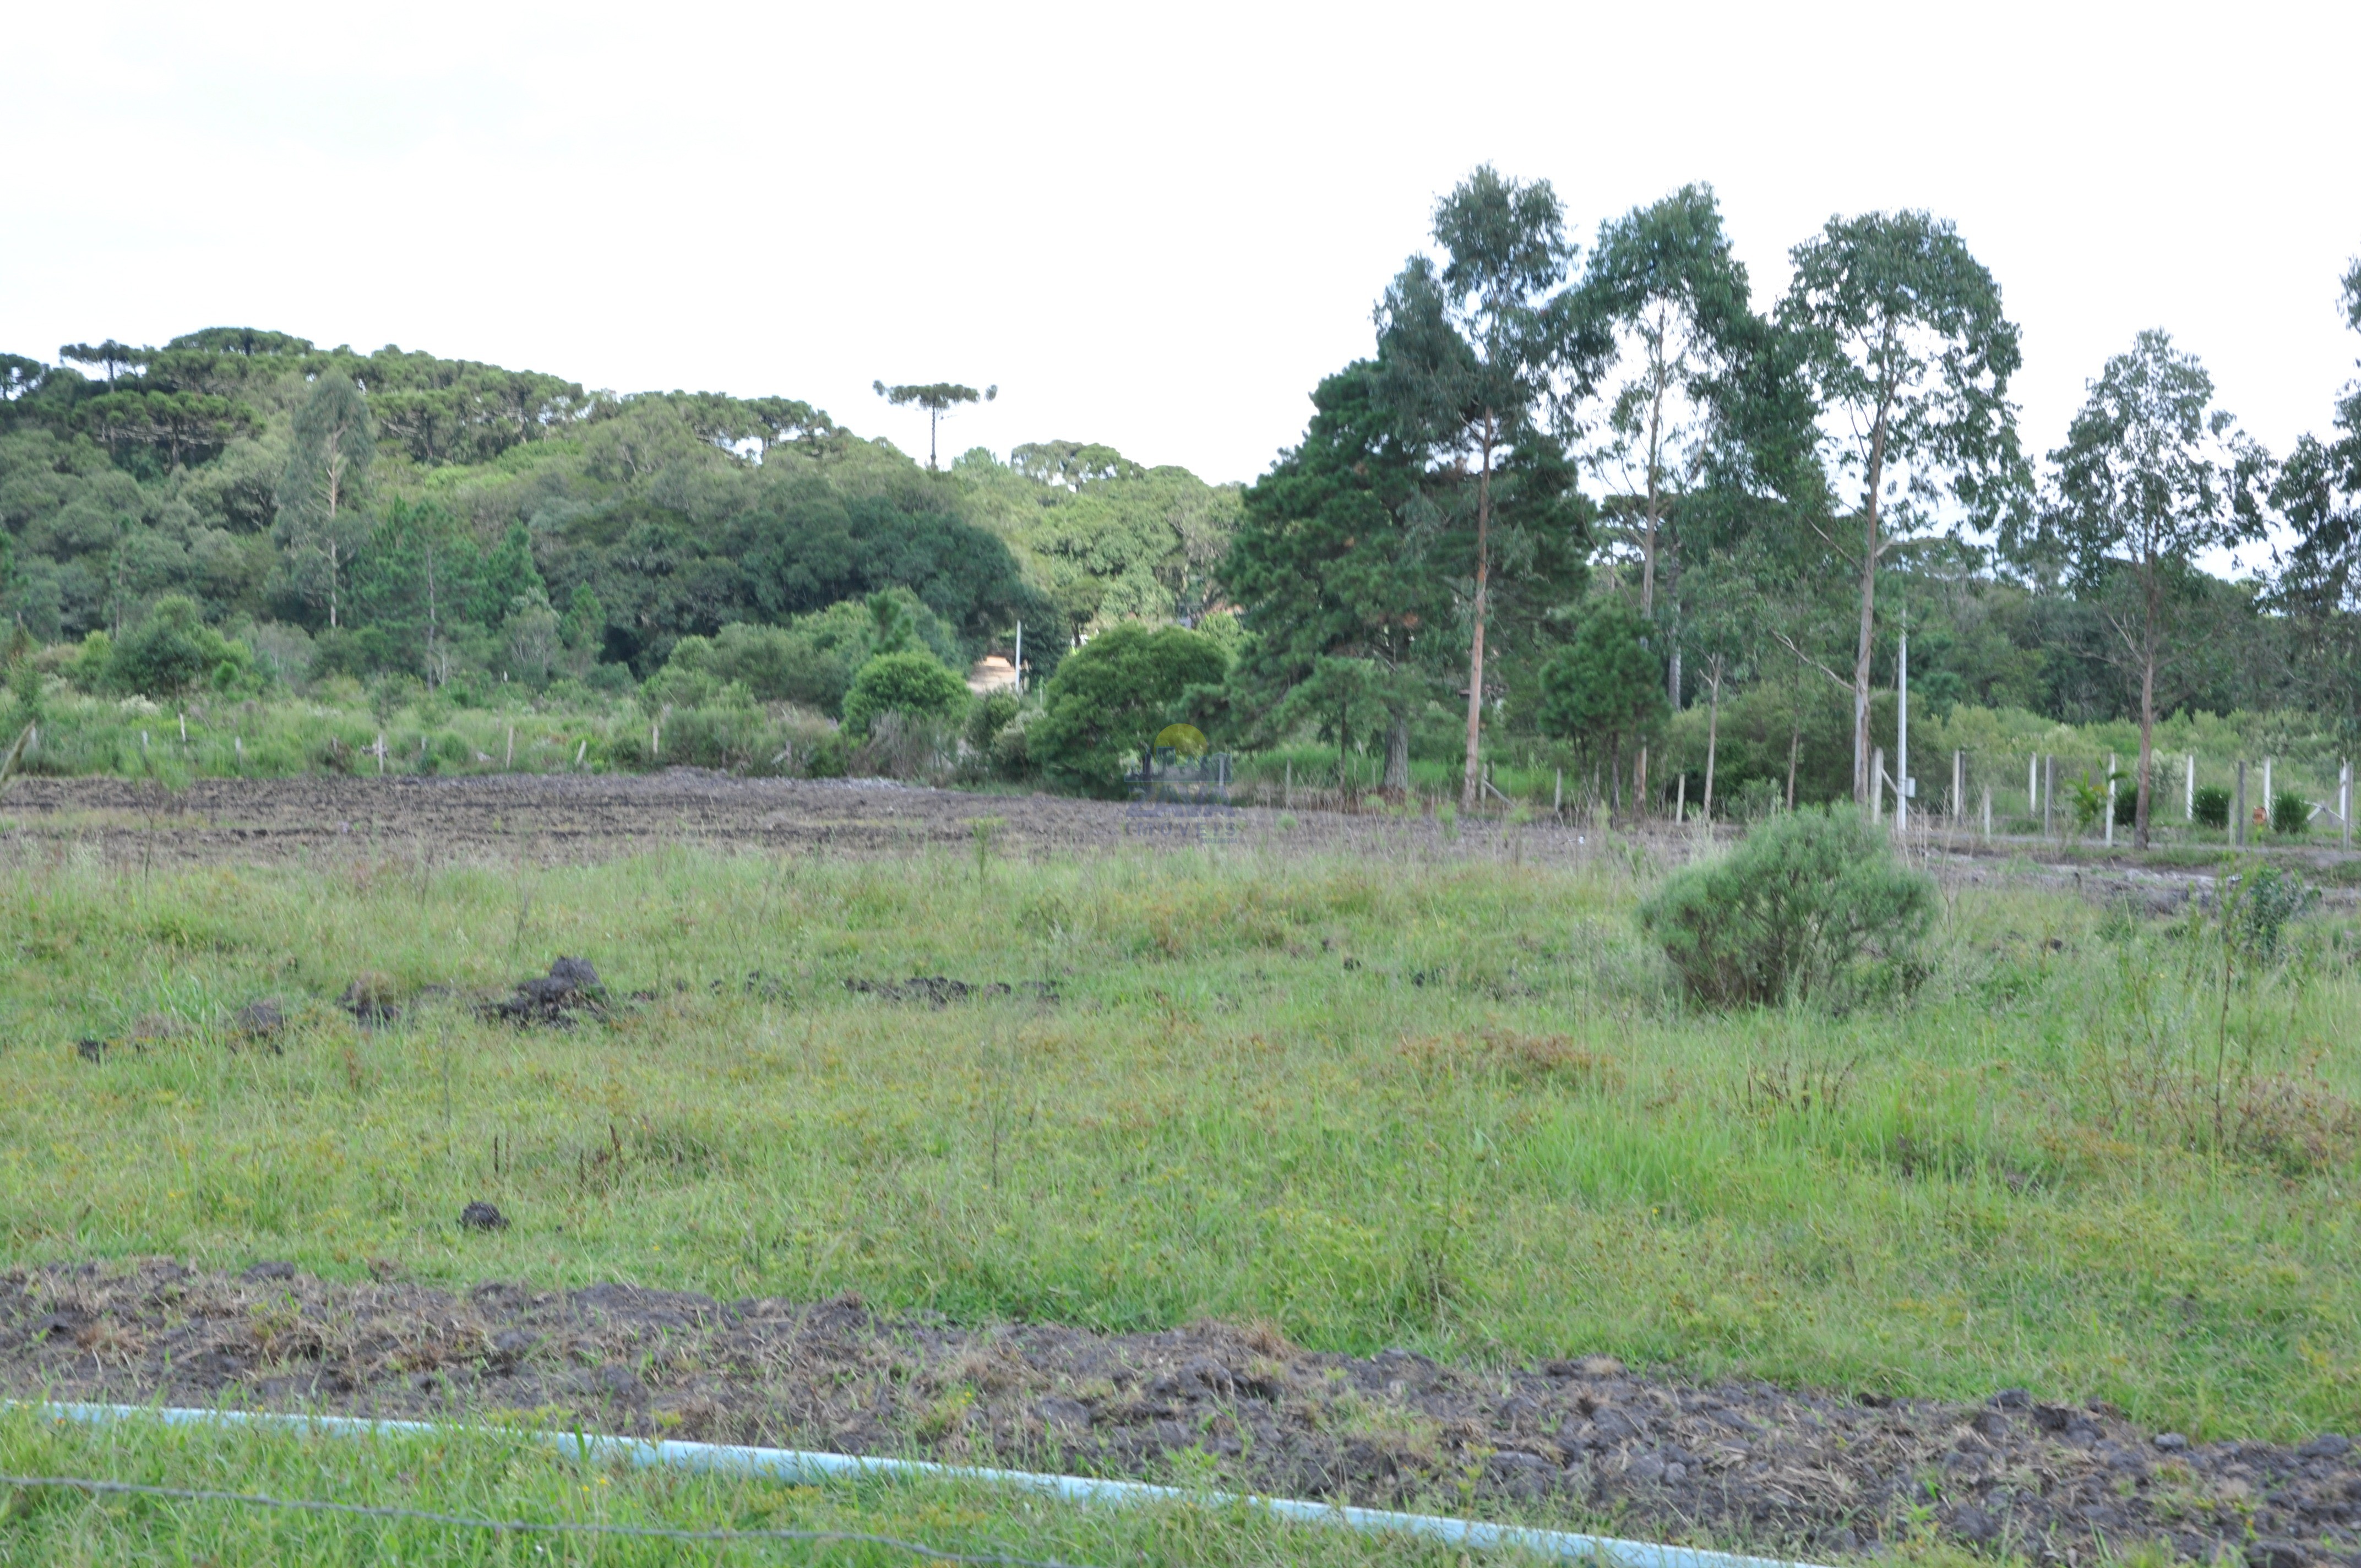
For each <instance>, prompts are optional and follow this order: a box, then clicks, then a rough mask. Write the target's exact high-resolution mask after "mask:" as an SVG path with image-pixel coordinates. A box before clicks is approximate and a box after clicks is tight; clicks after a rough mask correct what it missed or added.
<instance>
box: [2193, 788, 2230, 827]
mask: <svg viewBox="0 0 2361 1568" xmlns="http://www.w3.org/2000/svg"><path fill="white" fill-rule="evenodd" d="M2196 812H2197V825H2198V826H2199V827H2200V828H2227V827H2229V826H2230V792H2229V791H2228V790H2226V789H2224V788H2223V787H2222V786H2221V785H2220V784H2206V785H2204V786H2202V788H2200V789H2199V790H2198V791H2197V795H2196Z"/></svg>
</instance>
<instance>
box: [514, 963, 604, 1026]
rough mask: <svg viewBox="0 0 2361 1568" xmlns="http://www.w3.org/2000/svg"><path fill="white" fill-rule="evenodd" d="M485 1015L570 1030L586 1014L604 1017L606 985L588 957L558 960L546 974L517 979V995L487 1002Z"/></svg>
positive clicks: (515, 1022) (520, 1022)
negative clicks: (599, 977)
mask: <svg viewBox="0 0 2361 1568" xmlns="http://www.w3.org/2000/svg"><path fill="white" fill-rule="evenodd" d="M483 1011H484V1015H485V1016H486V1017H488V1018H498V1019H500V1020H501V1021H502V1022H504V1023H510V1024H539V1025H545V1026H548V1027H551V1028H558V1029H570V1028H572V1027H573V1026H574V1024H575V1021H576V1020H577V1018H579V1017H581V1016H583V1015H585V1014H588V1015H589V1016H591V1017H601V1018H602V1017H605V1016H606V1014H607V988H606V986H605V985H604V984H603V983H601V982H600V981H599V979H598V970H595V969H593V968H591V967H590V962H589V960H588V959H558V960H557V961H556V962H555V963H553V964H551V965H550V966H549V973H547V974H546V975H535V976H533V977H532V978H531V979H528V980H522V981H518V982H517V988H516V994H515V995H513V996H506V997H502V998H501V999H500V1000H499V1001H497V1002H491V1003H486V1004H485V1006H484V1009H483Z"/></svg>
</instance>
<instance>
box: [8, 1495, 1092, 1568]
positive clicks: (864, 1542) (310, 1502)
mask: <svg viewBox="0 0 2361 1568" xmlns="http://www.w3.org/2000/svg"><path fill="white" fill-rule="evenodd" d="M0 1486H58V1487H71V1488H74V1489H76V1490H79V1491H84V1492H118V1493H128V1494H130V1495H132V1496H135V1497H169V1498H173V1499H176V1500H178V1501H181V1502H192V1503H238V1504H242V1505H244V1506H246V1507H248V1508H287V1509H292V1510H295V1511H298V1512H302V1513H315V1514H347V1515H357V1516H359V1517H361V1518H364V1519H397V1520H411V1521H414V1522H416V1523H419V1524H438V1525H448V1526H451V1527H453V1528H456V1529H460V1530H499V1531H501V1532H502V1533H505V1534H514V1535H619V1536H634V1537H640V1538H644V1539H649V1540H656V1541H719V1542H729V1541H804V1542H808V1543H813V1544H820V1545H829V1544H837V1543H841V1544H844V1545H849V1546H884V1547H890V1548H892V1549H894V1550H895V1551H897V1552H909V1553H910V1554H911V1555H912V1556H914V1557H922V1558H925V1559H926V1560H928V1562H931V1563H976V1564H983V1565H996V1568H1076V1565H1075V1564H1073V1563H1060V1562H1058V1561H1056V1560H1054V1559H1050V1558H1041V1557H1016V1556H1012V1555H1010V1554H1009V1553H1007V1552H947V1551H945V1550H943V1549H942V1548H941V1547H938V1546H928V1545H926V1544H924V1543H923V1542H920V1541H903V1540H901V1539H899V1538H898V1537H895V1536H891V1535H873V1534H870V1533H868V1532H867V1531H864V1530H675V1529H672V1528H669V1527H667V1526H664V1525H645V1524H601V1523H596V1522H590V1521H581V1520H566V1519H556V1520H536V1519H475V1518H472V1517H470V1516H468V1515H466V1514H438V1513H434V1512H430V1511H428V1510H426V1509H423V1508H379V1507H374V1506H371V1505H369V1504H366V1503H333V1502H327V1501H324V1500H323V1499H321V1498H317V1497H264V1496H262V1495H260V1494H258V1493H253V1492H214V1491H207V1490H204V1489H202V1488H199V1487H192V1486H142V1485H140V1484H139V1483H137V1482H134V1481H101V1480H94V1479H92V1478H89V1477H86V1476H77V1475H0Z"/></svg>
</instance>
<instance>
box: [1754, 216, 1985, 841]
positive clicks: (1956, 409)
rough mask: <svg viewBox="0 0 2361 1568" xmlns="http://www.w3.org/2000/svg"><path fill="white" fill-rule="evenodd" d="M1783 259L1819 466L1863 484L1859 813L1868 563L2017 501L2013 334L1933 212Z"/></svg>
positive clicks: (1970, 260)
mask: <svg viewBox="0 0 2361 1568" xmlns="http://www.w3.org/2000/svg"><path fill="white" fill-rule="evenodd" d="M1791 254H1792V257H1793V259H1794V262H1795V278H1794V280H1793V283H1792V284H1791V286H1790V287H1789V290H1788V292H1787V297H1786V299H1785V300H1784V302H1783V303H1782V305H1781V307H1780V313H1779V314H1780V323H1781V324H1782V326H1783V327H1784V328H1785V329H1786V330H1788V331H1789V332H1791V333H1793V334H1795V337H1796V340H1797V345H1798V347H1799V348H1800V350H1801V352H1802V358H1803V364H1804V368H1805V372H1806V376H1807V377H1808V379H1809V384H1810V386H1811V388H1812V390H1813V392H1814V394H1815V395H1816V396H1817V399H1818V400H1819V402H1820V404H1821V407H1822V409H1823V410H1824V411H1825V417H1826V422H1827V425H1828V429H1827V430H1826V432H1825V443H1824V446H1825V451H1826V455H1827V457H1828V462H1829V466H1831V467H1832V468H1833V469H1835V470H1836V472H1837V474H1838V475H1839V477H1850V478H1857V479H1858V481H1859V483H1860V485H1861V514H1860V517H1859V519H1858V523H1859V527H1860V530H1861V534H1860V551H1859V554H1857V555H1851V558H1850V565H1851V569H1852V571H1853V573H1854V574H1855V576H1856V579H1857V581H1858V582H1859V584H1860V592H1859V617H1858V635H1857V641H1856V644H1855V650H1854V657H1853V672H1852V702H1853V735H1852V750H1853V757H1852V775H1853V776H1852V788H1853V798H1854V799H1856V800H1866V799H1867V798H1868V796H1869V787H1870V779H1869V682H1870V660H1871V656H1872V652H1874V650H1875V648H1876V609H1877V568H1878V564H1879V562H1880V561H1882V560H1883V558H1884V556H1885V554H1886V552H1887V550H1888V549H1889V548H1891V546H1892V545H1893V544H1894V542H1895V541H1897V540H1899V539H1902V538H1905V537H1907V536H1908V535H1909V534H1910V533H1912V532H1917V531H1921V530H1924V529H1926V528H1928V527H1931V526H1933V525H1935V524H1936V523H1937V522H1938V521H1942V520H1944V518H1945V516H1946V514H1948V516H1949V521H1952V522H1953V523H1954V524H1955V525H1966V526H1970V527H1974V528H1992V527H1996V526H1998V525H2000V524H2001V523H2002V522H2004V521H2005V520H2006V519H2007V518H2008V517H2009V516H2010V515H2012V510H2013V509H2014V508H2015V507H2016V506H2017V505H2018V504H2019V503H2020V499H2021V497H2022V496H2023V494H2024V493H2025V490H2026V486H2027V475H2026V466H2025V460H2024V458H2023V456H2022V455H2021V454H2020V453H2019V451H2018V449H2017V439H2016V409H2015V405H2014V404H2012V403H2011V402H2010V401H2009V400H2008V380H2009V378H2010V377H2011V376H2012V375H2014V374H2015V372H2016V369H2017V366H2018V363H2019V358H2020V356H2019V352H2018V346H2017V332H2016V327H2015V324H2014V323H2011V322H2010V321H2009V320H2008V318H2007V317H2006V316H2004V315H2003V314H2002V313H2001V298H2000V286H1999V285H1998V284H1997V283H1995V282H1994V281H1993V276H1992V274H1991V273H1990V272H1988V271H1987V270H1985V269H1984V267H1983V264H1982V263H1981V262H1979V261H1978V260H1977V259H1976V258H1974V256H1972V255H1971V254H1970V252H1969V250H1968V247H1967V246H1966V245H1965V244H1964V243H1963V242H1962V241H1961V240H1960V236H1959V234H1958V231H1957V230H1955V229H1954V228H1953V227H1952V226H1951V225H1950V224H1949V223H1948V222H1945V221H1941V220H1938V219H1937V218H1934V217H1931V216H1929V215H1928V214H1925V213H1921V212H1900V213H1870V214H1864V215H1862V216H1860V217H1856V218H1831V219H1829V220H1828V225H1827V226H1826V227H1825V228H1824V229H1822V230H1821V232H1820V233H1818V234H1817V235H1815V236H1812V237H1811V238H1810V239H1808V240H1806V241H1805V242H1804V243H1803V244H1801V245H1799V246H1797V247H1795V250H1794V251H1793V252H1792V253H1791ZM1829 543H1831V544H1832V545H1835V546H1836V547H1837V548H1838V549H1839V550H1840V551H1843V553H1844V554H1849V555H1850V551H1849V550H1846V549H1845V547H1844V546H1842V545H1840V544H1838V543H1837V542H1836V540H1835V539H1834V538H1833V537H1831V539H1830V541H1829Z"/></svg>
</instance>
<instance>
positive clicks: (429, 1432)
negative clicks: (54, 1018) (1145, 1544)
mask: <svg viewBox="0 0 2361 1568" xmlns="http://www.w3.org/2000/svg"><path fill="white" fill-rule="evenodd" d="M7 1403H8V1405H9V1406H10V1407H11V1408H15V1409H33V1410H37V1411H38V1412H40V1413H41V1414H43V1415H46V1416H48V1417H49V1419H51V1420H60V1421H87V1422H93V1423H95V1422H104V1421H126V1420H154V1421H161V1422H163V1423H164V1424H166V1425H167V1426H192V1425H222V1426H245V1427H258V1428H262V1429H264V1430H267V1431H304V1432H313V1433H319V1434H324V1435H326V1436H331V1437H443V1436H450V1435H456V1434H457V1433H458V1432H460V1431H465V1430H467V1429H462V1428H456V1427H449V1426H441V1425H437V1424H435V1423H434V1422H431V1421H379V1420H359V1419H357V1418H355V1417H351V1416H312V1415H281V1414H277V1413H274V1412H266V1411H253V1410H192V1409H170V1408H169V1407H163V1408H159V1407H153V1406H147V1405H76V1404H56V1403H49V1402H42V1401H35V1402H24V1401H16V1400H10V1401H7ZM476 1434H477V1435H486V1433H485V1432H484V1431H483V1430H482V1429H477V1433H476ZM494 1434H495V1435H499V1436H504V1437H521V1438H524V1439H527V1440H529V1441H532V1442H539V1443H542V1444H544V1445H545V1446H547V1447H550V1448H554V1449H557V1450H559V1451H561V1452H564V1453H572V1454H577V1455H579V1456H580V1457H582V1458H585V1459H589V1458H598V1459H605V1460H613V1461H619V1462H620V1463H622V1464H637V1465H647V1466H652V1465H662V1466H665V1467H668V1468H671V1469H675V1470H710V1471H716V1472H719V1473H720V1474H722V1475H761V1476H765V1477H768V1478H769V1479H772V1480H774V1481H785V1482H786V1483H788V1484H789V1485H791V1486H817V1485H818V1484H819V1483H821V1482H825V1481H858V1480H869V1479H877V1480H927V1481H955V1482H962V1483H966V1484H968V1485H972V1486H999V1487H1006V1488H1009V1489H1011V1490H1016V1491H1027V1492H1038V1493H1041V1494H1044V1495H1045V1496H1049V1497H1057V1498H1060V1499H1061V1500H1062V1501H1065V1502H1070V1503H1078V1504H1081V1505H1082V1506H1083V1507H1085V1508H1129V1507H1133V1506H1136V1505H1137V1504H1141V1503H1192V1504H1196V1505H1198V1506H1201V1507H1210V1508H1259V1509H1261V1510H1263V1511H1264V1512H1266V1513H1268V1514H1271V1515H1273V1516H1275V1517H1277V1518H1279V1519H1293V1520H1297V1521H1299V1522H1301V1523H1304V1524H1323V1525H1343V1526H1345V1527H1346V1528H1347V1529H1351V1530H1368V1531H1373V1532H1388V1533H1391V1534H1395V1535H1409V1536H1419V1537H1422V1538H1424V1539H1426V1540H1429V1541H1444V1542H1447V1543H1448V1544H1450V1545H1453V1546H1458V1547H1465V1548H1466V1549H1468V1550H1471V1551H1478V1552H1482V1551H1494V1550H1499V1549H1504V1548H1514V1549H1517V1550H1521V1551H1524V1552H1532V1553H1534V1554H1535V1555H1537V1556H1542V1557H1554V1558H1557V1559H1559V1560H1561V1561H1566V1562H1573V1561H1577V1560H1587V1561H1595V1562H1598V1563H1607V1564H1610V1565H1611V1568H1817V1565H1815V1564H1811V1563H1787V1562H1785V1561H1784V1560H1782V1559H1777V1558H1769V1557H1741V1556H1739V1555H1737V1554H1735V1553H1733V1552H1700V1551H1697V1550H1696V1549H1694V1548H1691V1547H1686V1546H1664V1545H1660V1544H1658V1543H1656V1542H1653V1541H1623V1540H1620V1539H1618V1538H1617V1537H1614V1536H1609V1535H1580V1534H1576V1533H1575V1532H1574V1531H1571V1530H1533V1529H1530V1528H1528V1527H1526V1526H1523V1525H1508V1524H1485V1523H1482V1522H1480V1521H1478V1520H1475V1519H1445V1518H1444V1517H1443V1516H1441V1515H1439V1514H1404V1513H1396V1512H1393V1511H1392V1510H1390V1509H1388V1508H1351V1507H1347V1506H1344V1505H1340V1504H1334V1503H1313V1502H1305V1501H1302V1500H1300V1499H1296V1498H1290V1497H1255V1496H1251V1495H1246V1494H1240V1493H1235V1492H1187V1491H1182V1490H1180V1488H1179V1487H1175V1486H1152V1485H1150V1484H1149V1483H1148V1482H1145V1481H1103V1480H1099V1479H1097V1478H1095V1477H1093V1476H1088V1475H1038V1474H1036V1473H1034V1472H1032V1471H1027V1470H987V1469H977V1468H970V1467H967V1466H963V1465H956V1464H929V1463H928V1462H927V1461H925V1460H919V1459H871V1458H864V1457H862V1456H860V1455H858V1454H850V1453H808V1452H807V1451H804V1450H801V1449H794V1448H747V1447H742V1446H741V1445H739V1444H736V1443H724V1442H648V1441H646V1440H645V1439H642V1438H636V1437H600V1436H591V1435H588V1434H583V1433H576V1432H547V1431H513V1430H511V1429H509V1428H499V1429H495V1433H494Z"/></svg>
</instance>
